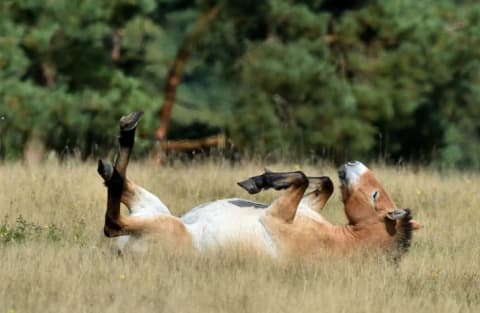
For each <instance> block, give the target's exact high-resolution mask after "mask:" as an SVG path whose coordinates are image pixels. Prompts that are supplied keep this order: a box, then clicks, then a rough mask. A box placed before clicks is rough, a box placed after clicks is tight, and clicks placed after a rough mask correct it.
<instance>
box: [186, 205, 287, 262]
mask: <svg viewBox="0 0 480 313" xmlns="http://www.w3.org/2000/svg"><path fill="white" fill-rule="evenodd" d="M235 201H237V200H235V199H233V200H232V199H230V200H219V201H215V202H212V203H209V204H206V205H204V206H201V207H199V208H196V209H193V210H192V211H191V212H189V213H187V214H185V215H184V216H183V217H182V220H183V222H184V223H185V226H186V227H187V229H188V231H189V232H190V234H191V235H192V239H193V244H194V246H195V248H196V249H197V250H199V251H206V250H213V249H218V248H226V247H229V246H242V247H245V248H253V249H255V250H258V251H260V252H264V253H267V254H270V255H272V256H276V254H277V251H276V247H275V244H274V242H273V240H272V239H271V236H270V234H269V233H268V232H267V230H266V229H265V227H264V226H263V224H262V223H261V222H260V217H262V216H263V215H265V210H264V209H261V208H255V207H245V206H238V205H235V204H232V203H238V201H237V202H235Z"/></svg>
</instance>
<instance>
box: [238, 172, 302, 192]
mask: <svg viewBox="0 0 480 313" xmlns="http://www.w3.org/2000/svg"><path fill="white" fill-rule="evenodd" d="M299 184H307V185H308V180H307V177H306V176H305V174H303V173H302V172H289V173H274V172H271V171H265V173H264V174H263V175H259V176H253V177H250V178H248V179H246V180H244V181H241V182H239V183H238V185H239V186H240V187H242V188H243V189H245V190H246V191H248V193H250V194H254V193H259V192H260V191H261V190H262V189H269V188H273V189H275V190H281V189H286V188H288V187H290V186H292V185H299Z"/></svg>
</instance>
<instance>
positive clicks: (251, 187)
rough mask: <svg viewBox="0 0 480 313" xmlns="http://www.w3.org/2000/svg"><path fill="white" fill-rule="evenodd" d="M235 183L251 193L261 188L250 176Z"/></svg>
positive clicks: (257, 191)
mask: <svg viewBox="0 0 480 313" xmlns="http://www.w3.org/2000/svg"><path fill="white" fill-rule="evenodd" d="M237 184H238V185H239V186H240V187H242V188H243V189H245V190H246V191H248V193H249V194H251V195H253V194H255V193H259V192H260V191H261V190H262V188H259V187H258V186H257V184H255V181H254V180H253V179H251V178H249V179H246V180H244V181H241V182H239V183H237Z"/></svg>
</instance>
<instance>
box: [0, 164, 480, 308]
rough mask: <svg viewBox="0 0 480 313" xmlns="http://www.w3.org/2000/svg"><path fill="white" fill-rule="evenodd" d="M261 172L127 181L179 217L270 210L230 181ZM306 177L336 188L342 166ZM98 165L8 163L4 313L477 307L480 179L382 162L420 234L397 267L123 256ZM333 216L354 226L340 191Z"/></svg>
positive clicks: (329, 211) (145, 168) (1, 280)
mask: <svg viewBox="0 0 480 313" xmlns="http://www.w3.org/2000/svg"><path fill="white" fill-rule="evenodd" d="M268 165H269V167H271V168H272V169H273V170H291V169H293V168H298V167H299V166H298V165H295V164H290V165H289V164H283V165H281V164H277V165H271V164H268ZM263 166H264V164H261V163H247V164H243V165H241V166H240V165H238V166H235V167H231V166H229V165H228V164H221V163H215V164H213V163H207V164H196V165H189V166H186V165H181V164H179V165H173V166H169V167H165V168H161V169H152V168H151V167H149V165H148V164H143V163H133V164H132V165H131V166H130V167H129V176H130V177H131V178H132V179H133V180H134V181H136V182H137V183H139V184H140V185H143V186H145V187H146V188H147V189H149V190H151V191H153V192H154V193H156V194H157V195H159V196H160V198H161V199H162V200H163V201H164V202H165V203H166V204H167V205H168V206H169V207H170V208H171V210H172V211H173V212H174V213H175V214H178V215H180V214H182V213H184V212H186V211H187V210H189V209H190V208H192V207H193V206H195V205H197V204H199V203H201V202H206V201H210V200H212V199H216V198H226V197H232V196H241V197H245V198H249V199H255V200H258V201H271V200H272V199H273V198H274V197H275V192H270V191H269V192H265V193H261V194H260V195H257V196H249V195H248V194H246V192H243V191H242V190H240V188H238V187H237V186H236V184H235V182H236V181H238V180H240V179H242V178H246V177H248V176H251V175H254V174H257V173H259V172H260V171H261V170H262V169H263ZM301 168H302V170H304V171H305V172H307V174H309V175H319V174H326V175H329V176H331V177H332V179H333V180H334V181H335V183H337V182H338V179H337V178H336V171H335V169H334V168H333V167H330V166H327V165H325V166H322V165H319V166H316V167H313V166H305V167H303V166H301ZM95 169H96V165H95V164H94V163H80V162H76V161H71V162H67V163H66V164H64V165H61V166H59V165H58V164H56V163H55V162H51V163H47V164H46V165H45V166H44V167H41V168H31V169H28V168H25V167H23V166H22V165H21V164H16V163H10V164H9V163H7V164H3V165H0V313H3V312H5V313H7V312H10V313H13V312H135V313H142V312H262V313H263V312H265V313H267V312H272V313H276V312H315V313H319V312H348V313H352V312H369V313H373V312H389V313H394V312H408V313H413V312H438V313H441V312H445V313H446V312H448V313H452V312H480V264H479V263H480V241H479V238H480V195H479V194H480V189H479V186H480V174H478V173H456V172H450V173H442V174H440V173H438V172H435V171H433V170H428V169H420V170H413V169H411V168H408V167H406V168H405V167H398V168H397V167H395V168H394V167H390V168H386V167H382V166H374V169H375V172H376V174H377V177H379V179H380V180H381V181H382V182H383V183H384V185H385V187H386V189H387V190H388V191H390V193H391V195H392V196H393V198H394V199H395V201H396V202H397V204H398V206H399V207H410V208H412V209H413V210H414V216H415V219H416V220H417V221H419V222H421V223H423V224H424V225H425V228H424V229H422V230H420V231H418V232H416V233H415V234H414V238H413V244H412V247H411V249H410V251H409V253H408V254H407V255H406V256H405V257H404V258H403V259H402V260H401V262H400V263H399V264H397V265H395V264H393V263H391V262H389V261H388V260H387V259H386V258H385V259H384V258H373V257H372V258H363V259H359V258H350V259H344V260H332V261H324V262H322V263H315V264H312V263H307V264H305V263H304V264H301V263H282V262H274V261H272V260H269V259H265V258H262V257H253V256H251V255H244V254H243V253H242V251H233V250H232V251H228V252H219V253H215V254H210V255H202V256H198V255H172V254H168V253H165V251H163V250H161V249H153V248H152V249H150V250H149V251H148V252H146V253H144V254H128V255H125V256H123V257H119V256H117V254H116V253H114V252H113V249H112V243H113V241H112V240H111V239H108V238H105V237H104V236H103V234H102V227H103V218H104V209H105V199H106V189H105V188H104V187H102V181H101V179H100V178H99V177H98V176H97V174H96V171H95ZM336 187H337V186H336ZM324 216H326V217H327V219H329V220H331V221H334V222H336V223H345V217H344V214H343V211H342V205H341V202H340V196H339V192H338V189H337V190H336V191H335V193H334V196H333V197H332V199H331V200H330V201H329V203H328V204H327V207H326V208H325V209H324Z"/></svg>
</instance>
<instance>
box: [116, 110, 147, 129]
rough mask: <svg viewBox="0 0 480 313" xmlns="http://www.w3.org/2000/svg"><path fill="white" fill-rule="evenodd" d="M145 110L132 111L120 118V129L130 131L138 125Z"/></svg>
mask: <svg viewBox="0 0 480 313" xmlns="http://www.w3.org/2000/svg"><path fill="white" fill-rule="evenodd" d="M142 115H143V112H142V111H139V112H132V113H129V114H127V115H124V116H122V117H121V118H120V130H121V131H130V130H133V129H135V128H136V127H137V124H138V120H140V117H142Z"/></svg>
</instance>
